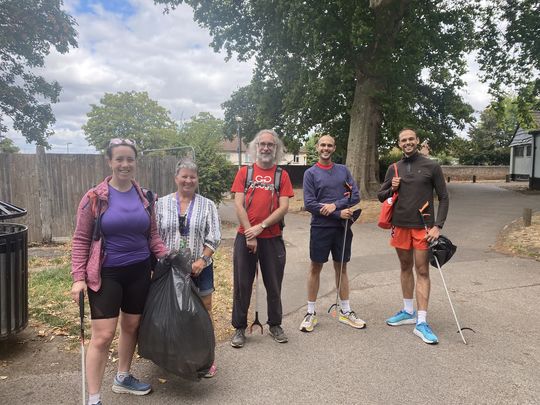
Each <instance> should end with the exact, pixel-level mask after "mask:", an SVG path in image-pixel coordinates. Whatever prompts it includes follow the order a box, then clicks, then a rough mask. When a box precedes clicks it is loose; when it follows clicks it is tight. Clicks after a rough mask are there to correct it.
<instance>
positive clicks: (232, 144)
mask: <svg viewBox="0 0 540 405" xmlns="http://www.w3.org/2000/svg"><path fill="white" fill-rule="evenodd" d="M221 150H222V151H223V152H235V153H238V137H236V136H235V137H234V138H233V139H232V140H228V139H224V140H223V141H221ZM246 150H247V147H246V144H245V143H244V140H243V139H242V152H245V151H246Z"/></svg>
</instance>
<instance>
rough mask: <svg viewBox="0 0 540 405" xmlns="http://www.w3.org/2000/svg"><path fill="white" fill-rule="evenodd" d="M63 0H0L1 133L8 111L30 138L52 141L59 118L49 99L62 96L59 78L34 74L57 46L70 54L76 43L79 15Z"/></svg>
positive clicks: (42, 143)
mask: <svg viewBox="0 0 540 405" xmlns="http://www.w3.org/2000/svg"><path fill="white" fill-rule="evenodd" d="M62 5H63V2H62V1H61V0H42V1H35V0H3V1H1V4H0V134H1V133H3V132H6V131H7V126H6V124H5V123H4V116H5V117H10V118H11V120H12V121H13V128H14V129H15V130H17V131H20V132H21V133H22V135H23V136H24V137H25V138H26V140H27V142H36V144H38V145H44V146H48V143H47V137H49V136H50V135H51V134H52V133H53V132H52V130H51V129H50V125H52V124H53V123H54V122H55V118H54V115H53V113H52V110H51V106H50V104H49V102H51V103H56V102H57V101H58V96H59V95H60V89H61V88H60V85H59V84H58V82H55V81H54V82H47V81H46V80H45V79H44V78H43V77H41V76H39V75H36V74H35V68H39V67H42V66H43V65H44V58H45V56H47V55H48V54H49V52H50V50H51V47H54V48H55V49H56V51H57V52H59V53H62V54H63V53H67V52H68V51H69V48H70V47H76V46H77V41H76V39H75V38H76V35H77V34H76V32H75V29H74V25H75V24H76V23H75V20H74V19H73V18H72V17H71V16H70V15H68V14H66V13H65V12H64V11H62V9H61V7H62Z"/></svg>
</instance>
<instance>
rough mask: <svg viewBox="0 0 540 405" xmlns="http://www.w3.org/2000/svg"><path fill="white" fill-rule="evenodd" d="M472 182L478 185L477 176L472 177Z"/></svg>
mask: <svg viewBox="0 0 540 405" xmlns="http://www.w3.org/2000/svg"><path fill="white" fill-rule="evenodd" d="M472 182H473V183H476V175H475V174H473V176H472Z"/></svg>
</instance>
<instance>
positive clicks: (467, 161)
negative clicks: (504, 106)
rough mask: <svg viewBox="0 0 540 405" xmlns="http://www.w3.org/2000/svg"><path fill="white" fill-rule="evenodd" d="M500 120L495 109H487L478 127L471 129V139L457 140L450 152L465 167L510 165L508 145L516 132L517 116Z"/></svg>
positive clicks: (481, 116)
mask: <svg viewBox="0 0 540 405" xmlns="http://www.w3.org/2000/svg"><path fill="white" fill-rule="evenodd" d="M506 117H507V119H502V120H500V119H499V114H497V112H496V111H495V110H494V109H493V108H487V109H485V110H484V111H483V112H482V114H481V115H480V120H479V122H478V125H473V126H471V128H470V129H469V132H468V135H469V139H463V138H456V139H454V140H453V142H452V144H451V147H450V150H451V154H452V156H454V157H457V158H458V159H459V163H460V164H463V165H508V163H509V162H510V148H509V147H508V144H509V143H510V139H511V138H512V135H513V134H514V132H515V130H516V120H515V116H513V117H510V115H508V114H506Z"/></svg>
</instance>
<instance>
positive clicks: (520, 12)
mask: <svg viewBox="0 0 540 405" xmlns="http://www.w3.org/2000/svg"><path fill="white" fill-rule="evenodd" d="M484 3H485V4H484V8H483V13H482V17H483V19H482V27H481V28H482V29H481V30H480V38H481V41H482V42H481V48H480V52H479V61H480V63H481V65H482V68H483V71H484V79H485V80H486V81H488V82H489V83H490V88H491V92H492V94H493V95H494V96H495V97H496V99H497V100H498V101H499V105H498V106H497V107H499V109H501V107H504V106H501V103H500V102H501V101H503V100H504V99H505V98H506V95H507V94H508V92H509V90H512V91H514V92H515V93H516V95H517V105H518V107H519V109H518V112H519V116H520V119H521V120H522V121H528V122H529V123H531V121H530V119H531V117H530V115H529V112H530V110H531V109H539V108H540V2H539V1H538V0H492V1H486V2H484ZM503 109H504V108H503Z"/></svg>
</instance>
